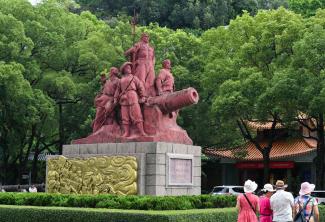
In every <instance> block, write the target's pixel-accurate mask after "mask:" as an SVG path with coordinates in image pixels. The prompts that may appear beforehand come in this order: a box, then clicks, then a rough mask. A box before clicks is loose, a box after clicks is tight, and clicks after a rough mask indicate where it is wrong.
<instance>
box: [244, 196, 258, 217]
mask: <svg viewBox="0 0 325 222" xmlns="http://www.w3.org/2000/svg"><path fill="white" fill-rule="evenodd" d="M244 197H245V198H246V200H247V202H248V203H249V206H251V208H252V210H253V211H254V213H255V211H256V210H255V209H254V207H253V205H252V203H251V202H250V201H249V199H248V198H247V196H246V194H245V193H244Z"/></svg>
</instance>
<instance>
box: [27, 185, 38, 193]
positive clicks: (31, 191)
mask: <svg viewBox="0 0 325 222" xmlns="http://www.w3.org/2000/svg"><path fill="white" fill-rule="evenodd" d="M28 192H30V193H37V188H36V186H35V185H32V186H31V187H29V188H28Z"/></svg>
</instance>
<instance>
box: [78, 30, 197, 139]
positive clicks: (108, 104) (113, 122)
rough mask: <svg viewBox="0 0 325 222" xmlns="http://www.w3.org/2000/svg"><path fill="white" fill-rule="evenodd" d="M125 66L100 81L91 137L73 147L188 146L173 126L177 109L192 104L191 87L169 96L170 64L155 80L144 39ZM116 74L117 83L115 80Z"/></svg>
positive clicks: (184, 135) (150, 52) (152, 55)
mask: <svg viewBox="0 0 325 222" xmlns="http://www.w3.org/2000/svg"><path fill="white" fill-rule="evenodd" d="M125 56H129V57H130V62H125V63H124V64H123V65H122V66H121V67H120V69H118V68H116V67H112V68H111V69H110V73H109V79H107V80H106V77H104V78H102V79H101V81H102V84H103V86H102V90H101V92H100V94H99V95H97V97H96V98H95V106H96V117H95V119H94V121H93V124H92V127H93V132H92V134H91V135H89V136H88V137H86V138H81V139H78V140H75V141H73V142H72V143H74V144H87V143H110V142H111V143H116V142H155V141H163V142H173V143H182V144H192V140H191V139H190V138H189V136H188V135H187V133H186V131H185V130H183V129H182V128H181V127H179V126H178V125H177V123H176V119H177V115H178V111H179V109H181V108H183V107H185V106H189V105H192V104H195V103H197V102H198V99H199V96H198V93H197V92H196V90H195V89H194V88H188V89H185V90H181V91H176V92H174V89H175V86H174V77H173V75H172V73H171V61H170V60H168V59H166V60H164V61H163V63H162V69H161V70H160V72H159V74H158V76H157V77H155V72H154V66H155V53H154V48H153V47H151V46H150V44H149V35H148V34H146V33H143V34H142V36H141V39H140V41H139V42H137V43H136V44H135V45H134V46H133V47H131V48H130V49H128V50H127V51H126V52H125ZM119 72H120V74H121V78H119V77H118V75H119Z"/></svg>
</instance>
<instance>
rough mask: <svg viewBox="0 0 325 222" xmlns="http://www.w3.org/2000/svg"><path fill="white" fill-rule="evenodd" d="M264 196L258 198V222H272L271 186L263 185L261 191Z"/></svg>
mask: <svg viewBox="0 0 325 222" xmlns="http://www.w3.org/2000/svg"><path fill="white" fill-rule="evenodd" d="M262 191H263V192H264V195H263V196H261V197H260V222H272V213H273V211H272V210H271V204H270V198H271V196H272V194H273V193H274V192H275V190H274V189H273V186H272V184H269V183H267V184H265V185H264V188H263V189H262Z"/></svg>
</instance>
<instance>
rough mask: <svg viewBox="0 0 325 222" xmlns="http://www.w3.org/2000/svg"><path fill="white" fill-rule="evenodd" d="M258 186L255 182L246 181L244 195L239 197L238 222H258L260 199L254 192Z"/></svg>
mask: <svg viewBox="0 0 325 222" xmlns="http://www.w3.org/2000/svg"><path fill="white" fill-rule="evenodd" d="M256 188H257V184H256V183H255V182H254V181H251V180H246V181H245V184H244V192H245V193H244V194H240V195H239V196H238V197H237V205H236V207H237V209H238V220H237V222H257V221H258V220H257V216H256V213H257V212H258V211H259V204H258V202H259V199H258V197H257V196H256V195H254V194H253V192H254V191H255V190H256Z"/></svg>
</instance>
